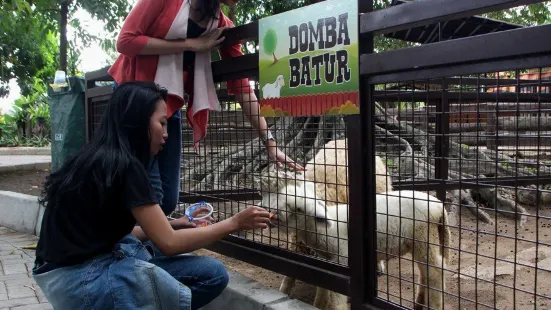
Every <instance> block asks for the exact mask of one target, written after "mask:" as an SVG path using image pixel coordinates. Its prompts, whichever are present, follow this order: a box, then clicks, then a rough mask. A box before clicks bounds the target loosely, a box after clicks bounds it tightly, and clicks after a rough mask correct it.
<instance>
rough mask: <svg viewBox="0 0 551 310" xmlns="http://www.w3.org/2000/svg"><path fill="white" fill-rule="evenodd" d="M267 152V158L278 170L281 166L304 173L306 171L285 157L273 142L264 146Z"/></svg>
mask: <svg viewBox="0 0 551 310" xmlns="http://www.w3.org/2000/svg"><path fill="white" fill-rule="evenodd" d="M266 149H267V151H268V158H269V159H270V161H271V162H275V163H276V164H277V166H278V167H279V168H281V167H283V165H287V166H288V167H289V168H291V169H294V170H297V171H305V170H306V169H305V168H304V167H302V166H301V165H299V164H297V163H296V162H295V161H294V160H292V159H291V158H290V157H289V156H287V155H285V153H283V152H282V151H281V150H280V149H279V148H278V147H277V145H276V144H275V142H273V141H269V142H268V144H267V145H266Z"/></svg>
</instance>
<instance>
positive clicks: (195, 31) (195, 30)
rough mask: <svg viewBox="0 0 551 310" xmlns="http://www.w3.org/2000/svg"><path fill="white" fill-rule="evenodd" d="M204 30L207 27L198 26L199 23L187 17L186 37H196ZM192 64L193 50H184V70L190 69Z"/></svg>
mask: <svg viewBox="0 0 551 310" xmlns="http://www.w3.org/2000/svg"><path fill="white" fill-rule="evenodd" d="M206 30H207V28H203V27H201V26H199V24H197V23H196V22H195V21H193V20H192V19H191V18H190V19H188V23H187V37H188V38H190V39H195V38H198V37H200V36H201V35H202V34H203V32H205V31H206ZM194 64H195V52H192V51H184V71H189V70H191V69H192V68H193V65H194Z"/></svg>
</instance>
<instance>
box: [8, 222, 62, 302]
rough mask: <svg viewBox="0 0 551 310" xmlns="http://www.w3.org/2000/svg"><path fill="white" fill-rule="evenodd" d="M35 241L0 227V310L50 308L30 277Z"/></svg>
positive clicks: (34, 238)
mask: <svg viewBox="0 0 551 310" xmlns="http://www.w3.org/2000/svg"><path fill="white" fill-rule="evenodd" d="M37 240H38V238H37V237H36V236H33V235H26V234H22V233H18V232H15V231H13V230H10V229H7V228H4V227H0V310H8V309H11V310H45V309H53V308H52V306H51V305H50V304H49V303H48V301H47V300H46V298H45V297H44V295H43V294H42V292H41V291H40V288H39V287H38V285H36V283H35V282H34V280H33V279H32V277H31V270H32V266H33V263H34V250H24V249H22V247H24V246H26V245H29V244H33V243H36V242H37Z"/></svg>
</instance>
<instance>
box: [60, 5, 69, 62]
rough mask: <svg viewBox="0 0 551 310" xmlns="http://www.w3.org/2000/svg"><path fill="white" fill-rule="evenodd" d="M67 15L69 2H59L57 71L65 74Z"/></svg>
mask: <svg viewBox="0 0 551 310" xmlns="http://www.w3.org/2000/svg"><path fill="white" fill-rule="evenodd" d="M68 14H69V0H61V10H60V13H59V15H60V16H59V69H60V70H61V71H65V72H67V45H68V43H67V18H68Z"/></svg>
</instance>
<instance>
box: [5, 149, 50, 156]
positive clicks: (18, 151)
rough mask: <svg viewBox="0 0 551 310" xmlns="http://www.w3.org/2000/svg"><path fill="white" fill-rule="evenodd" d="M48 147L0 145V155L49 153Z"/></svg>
mask: <svg viewBox="0 0 551 310" xmlns="http://www.w3.org/2000/svg"><path fill="white" fill-rule="evenodd" d="M51 154H52V150H51V148H49V147H1V148H0V155H51Z"/></svg>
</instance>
